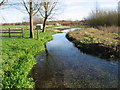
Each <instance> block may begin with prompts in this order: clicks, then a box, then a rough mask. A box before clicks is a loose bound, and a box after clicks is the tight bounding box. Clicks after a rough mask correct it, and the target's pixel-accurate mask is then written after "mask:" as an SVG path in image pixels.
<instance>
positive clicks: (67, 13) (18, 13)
mask: <svg viewBox="0 0 120 90" xmlns="http://www.w3.org/2000/svg"><path fill="white" fill-rule="evenodd" d="M14 1H15V0H14ZM96 1H97V7H98V8H100V9H117V8H118V2H119V0H89V1H88V0H62V2H60V3H61V5H62V8H60V9H59V11H58V13H57V14H56V15H55V16H54V18H53V20H82V19H84V18H86V17H87V16H88V15H89V13H90V12H91V11H92V10H95V8H96ZM1 8H3V7H0V23H11V22H22V21H25V18H27V17H28V15H27V13H26V12H23V11H22V10H20V9H19V8H17V9H16V8H14V7H8V8H5V9H1Z"/></svg>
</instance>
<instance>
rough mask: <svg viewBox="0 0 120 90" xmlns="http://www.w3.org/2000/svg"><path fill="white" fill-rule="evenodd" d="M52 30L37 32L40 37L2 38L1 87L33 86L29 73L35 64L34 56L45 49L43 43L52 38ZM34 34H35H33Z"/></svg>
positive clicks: (27, 34)
mask: <svg viewBox="0 0 120 90" xmlns="http://www.w3.org/2000/svg"><path fill="white" fill-rule="evenodd" d="M35 34H36V33H35ZM52 34H55V32H53V31H47V32H45V33H41V32H40V33H39V35H40V39H39V40H37V39H36V37H35V39H30V38H27V37H29V32H28V31H26V32H25V38H13V37H12V38H7V37H5V38H2V69H0V73H2V78H3V79H2V88H3V89H4V88H12V89H15V88H33V87H34V85H35V83H34V81H33V79H32V78H30V77H29V73H30V71H31V69H32V68H33V65H35V64H36V60H35V56H36V55H38V54H40V53H41V52H43V51H44V50H45V47H44V45H45V43H46V42H48V41H49V40H51V39H52V36H51V35H52ZM35 36H36V35H35Z"/></svg>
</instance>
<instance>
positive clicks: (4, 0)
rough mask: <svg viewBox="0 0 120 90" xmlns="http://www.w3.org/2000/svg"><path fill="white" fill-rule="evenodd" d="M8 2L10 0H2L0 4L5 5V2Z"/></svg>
mask: <svg viewBox="0 0 120 90" xmlns="http://www.w3.org/2000/svg"><path fill="white" fill-rule="evenodd" d="M7 2H8V0H2V1H1V2H0V6H2V5H4V4H5V3H7Z"/></svg>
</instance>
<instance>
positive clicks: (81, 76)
mask: <svg viewBox="0 0 120 90" xmlns="http://www.w3.org/2000/svg"><path fill="white" fill-rule="evenodd" d="M72 30H75V29H68V30H64V31H62V32H63V33H58V34H54V35H53V40H52V41H50V42H48V43H47V44H46V49H47V51H45V52H43V53H42V54H41V55H38V56H37V57H36V61H37V64H36V65H35V66H34V68H33V69H32V72H31V77H32V78H33V79H34V81H35V88H117V87H118V86H119V79H120V78H119V76H120V73H119V72H120V71H119V70H120V64H119V62H117V61H109V60H105V59H101V58H98V57H94V56H91V55H89V54H85V53H82V52H81V51H80V50H79V49H77V48H76V47H75V46H74V44H73V43H71V42H70V41H68V40H67V38H66V37H65V36H66V33H67V32H69V31H72Z"/></svg>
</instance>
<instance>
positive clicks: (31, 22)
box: [30, 1, 34, 38]
mask: <svg viewBox="0 0 120 90" xmlns="http://www.w3.org/2000/svg"><path fill="white" fill-rule="evenodd" d="M30 38H34V34H33V8H32V1H30Z"/></svg>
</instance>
